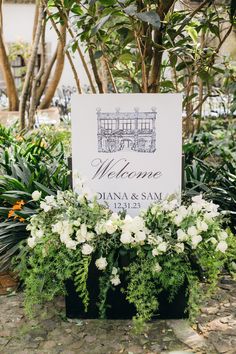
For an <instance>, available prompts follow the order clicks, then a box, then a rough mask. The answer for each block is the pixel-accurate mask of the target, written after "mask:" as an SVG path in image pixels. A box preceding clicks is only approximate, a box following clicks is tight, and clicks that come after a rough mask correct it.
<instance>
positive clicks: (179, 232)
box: [177, 229, 189, 242]
mask: <svg viewBox="0 0 236 354" xmlns="http://www.w3.org/2000/svg"><path fill="white" fill-rule="evenodd" d="M188 238H189V237H188V235H187V234H186V233H185V232H184V231H183V230H182V229H179V230H177V240H178V241H180V242H182V241H187V240H188Z"/></svg>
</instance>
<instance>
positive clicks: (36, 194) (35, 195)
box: [32, 191, 42, 202]
mask: <svg viewBox="0 0 236 354" xmlns="http://www.w3.org/2000/svg"><path fill="white" fill-rule="evenodd" d="M41 196H42V192H39V191H34V192H33V193H32V199H33V201H35V202H37V201H38V200H39V199H40V198H41Z"/></svg>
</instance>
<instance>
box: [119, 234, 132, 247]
mask: <svg viewBox="0 0 236 354" xmlns="http://www.w3.org/2000/svg"><path fill="white" fill-rule="evenodd" d="M133 241H134V239H133V237H132V236H131V232H129V231H126V232H122V234H121V236H120V242H121V243H123V244H124V245H126V244H129V243H132V242H133Z"/></svg>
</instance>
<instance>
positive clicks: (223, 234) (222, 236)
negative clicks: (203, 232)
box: [218, 231, 228, 241]
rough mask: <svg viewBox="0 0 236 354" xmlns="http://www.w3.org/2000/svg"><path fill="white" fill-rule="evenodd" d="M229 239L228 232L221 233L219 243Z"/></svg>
mask: <svg viewBox="0 0 236 354" xmlns="http://www.w3.org/2000/svg"><path fill="white" fill-rule="evenodd" d="M227 237H228V234H227V232H226V231H221V232H220V233H219V234H218V240H219V241H224V240H226V239H227Z"/></svg>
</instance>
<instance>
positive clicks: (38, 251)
mask: <svg viewBox="0 0 236 354" xmlns="http://www.w3.org/2000/svg"><path fill="white" fill-rule="evenodd" d="M32 197H33V200H39V199H40V197H41V195H40V193H39V192H38V191H35V192H34V193H33V195H32ZM223 222H224V215H223V214H222V213H220V212H219V211H218V206H217V205H215V204H213V203H212V202H207V201H205V200H204V199H203V198H202V196H201V195H200V196H196V197H193V198H192V200H191V202H190V203H189V204H188V205H186V206H185V205H180V206H179V205H178V202H177V200H165V201H163V202H162V203H160V204H154V205H151V206H150V207H149V208H148V210H146V211H141V212H140V215H139V216H136V217H131V216H129V215H125V213H121V214H117V213H113V212H112V211H111V210H109V209H108V208H107V207H104V206H102V205H100V204H99V203H98V202H97V201H96V199H95V198H93V199H92V200H89V197H88V193H87V192H86V191H85V190H83V188H82V192H81V194H79V195H78V194H76V193H74V192H72V191H65V192H61V191H58V193H57V195H55V196H47V197H46V198H45V199H44V200H42V201H41V202H40V210H39V213H38V214H37V215H33V216H32V217H31V218H30V223H29V225H28V227H27V228H28V230H30V233H31V236H30V237H29V238H28V241H27V242H28V246H27V247H24V248H22V252H21V254H20V257H19V259H20V264H19V266H18V269H19V271H20V276H21V278H22V279H23V281H24V284H25V294H26V309H27V310H28V312H31V310H32V308H33V306H34V305H35V304H37V303H40V302H43V301H48V300H52V299H53V297H55V296H57V295H59V294H64V293H65V281H66V280H67V279H73V281H74V283H75V286H76V291H77V293H78V295H79V297H80V299H81V300H82V302H83V305H84V308H85V311H86V310H87V309H88V306H89V291H88V287H87V281H88V276H89V267H90V266H91V265H92V264H93V265H95V266H96V268H97V269H98V270H99V274H100V276H99V287H100V295H99V300H98V308H99V314H100V317H101V318H105V317H106V309H107V306H108V304H107V294H108V291H112V289H114V288H116V287H120V288H121V291H122V292H124V294H125V296H126V299H127V300H128V301H129V302H130V304H133V305H134V306H135V308H136V316H135V318H134V320H135V323H136V325H139V324H140V325H142V324H143V323H144V322H146V321H148V320H150V319H151V318H152V316H153V315H154V314H155V313H158V295H159V294H160V292H161V291H163V290H166V291H168V294H169V299H170V301H172V300H173V299H174V297H175V294H176V293H177V292H178V290H179V289H180V287H181V286H183V284H184V283H187V293H188V311H189V312H190V315H191V316H192V315H193V314H194V313H195V311H196V309H197V308H198V305H199V302H200V301H201V299H202V297H203V296H206V289H205V288H204V289H203V286H202V280H205V283H206V284H207V289H208V292H210V291H212V290H214V289H215V288H216V286H217V280H218V276H219V273H220V272H221V270H222V268H223V266H224V265H225V264H226V263H227V264H229V265H230V267H231V269H233V268H235V263H234V262H233V260H234V259H235V252H236V251H235V250H236V241H235V237H234V236H233V235H232V233H231V232H230V230H229V229H227V230H224V228H223V227H222V225H223ZM124 256H126V257H128V259H129V264H128V265H126V266H122V265H121V262H120V259H121V257H124ZM122 279H125V281H122Z"/></svg>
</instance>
